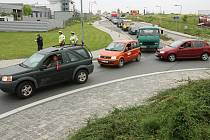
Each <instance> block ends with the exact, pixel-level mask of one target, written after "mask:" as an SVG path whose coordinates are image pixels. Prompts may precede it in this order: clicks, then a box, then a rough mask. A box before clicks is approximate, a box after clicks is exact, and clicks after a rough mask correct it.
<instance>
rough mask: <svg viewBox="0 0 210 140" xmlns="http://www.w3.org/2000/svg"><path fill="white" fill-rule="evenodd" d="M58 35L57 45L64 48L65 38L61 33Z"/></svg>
mask: <svg viewBox="0 0 210 140" xmlns="http://www.w3.org/2000/svg"><path fill="white" fill-rule="evenodd" d="M58 33H59V45H60V46H64V45H65V39H66V37H65V35H64V34H63V32H62V31H59V32H58Z"/></svg>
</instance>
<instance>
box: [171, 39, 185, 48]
mask: <svg viewBox="0 0 210 140" xmlns="http://www.w3.org/2000/svg"><path fill="white" fill-rule="evenodd" d="M182 43H183V41H181V40H178V41H175V42H173V43H172V44H171V45H170V46H169V47H172V48H177V47H179V46H181V45H182Z"/></svg>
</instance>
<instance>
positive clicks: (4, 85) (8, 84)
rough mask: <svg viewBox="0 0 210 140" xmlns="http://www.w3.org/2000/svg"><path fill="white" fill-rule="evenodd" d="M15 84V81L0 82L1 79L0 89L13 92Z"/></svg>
mask: <svg viewBox="0 0 210 140" xmlns="http://www.w3.org/2000/svg"><path fill="white" fill-rule="evenodd" d="M16 85H17V84H16V82H2V81H0V89H1V90H2V91H3V92H7V93H14V92H15V87H16Z"/></svg>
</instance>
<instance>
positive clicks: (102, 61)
mask: <svg viewBox="0 0 210 140" xmlns="http://www.w3.org/2000/svg"><path fill="white" fill-rule="evenodd" d="M101 62H102V63H109V61H104V60H102V61H101Z"/></svg>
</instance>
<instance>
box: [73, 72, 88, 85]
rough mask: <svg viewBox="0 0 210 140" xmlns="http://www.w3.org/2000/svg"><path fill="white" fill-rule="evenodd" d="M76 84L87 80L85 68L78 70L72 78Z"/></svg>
mask: <svg viewBox="0 0 210 140" xmlns="http://www.w3.org/2000/svg"><path fill="white" fill-rule="evenodd" d="M74 80H75V82H77V83H78V84H84V83H86V82H87V80H88V72H87V71H86V70H79V71H78V72H77V74H76V75H75V78H74Z"/></svg>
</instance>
